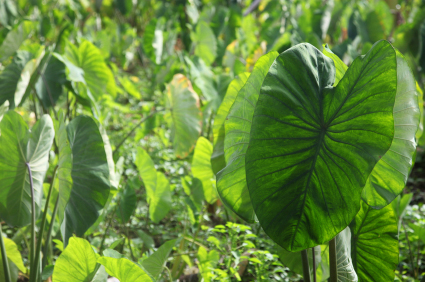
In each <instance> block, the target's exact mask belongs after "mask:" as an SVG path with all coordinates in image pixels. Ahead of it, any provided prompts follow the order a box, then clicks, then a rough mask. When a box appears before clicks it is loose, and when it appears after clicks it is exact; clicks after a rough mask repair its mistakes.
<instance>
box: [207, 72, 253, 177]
mask: <svg viewBox="0 0 425 282" xmlns="http://www.w3.org/2000/svg"><path fill="white" fill-rule="evenodd" d="M248 77H249V73H248V72H244V73H241V74H240V75H239V76H238V77H237V78H235V79H234V80H232V82H231V83H230V84H229V87H228V88H227V92H226V96H224V99H223V102H222V103H221V105H220V107H219V108H218V111H217V115H216V116H215V118H214V125H213V134H214V149H213V153H212V155H211V166H212V169H213V171H214V174H217V172H219V171H220V170H222V169H223V168H224V167H225V166H226V160H225V158H224V136H225V129H224V122H225V121H226V118H227V115H228V114H229V111H230V107H232V105H233V103H234V102H235V100H236V96H237V95H238V92H239V90H241V88H242V87H243V86H244V85H245V83H246V81H247V79H248Z"/></svg>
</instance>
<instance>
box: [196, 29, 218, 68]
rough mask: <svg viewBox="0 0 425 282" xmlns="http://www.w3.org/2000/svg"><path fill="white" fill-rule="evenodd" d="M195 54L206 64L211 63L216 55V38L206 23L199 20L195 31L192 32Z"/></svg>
mask: <svg viewBox="0 0 425 282" xmlns="http://www.w3.org/2000/svg"><path fill="white" fill-rule="evenodd" d="M193 41H194V44H195V55H196V56H198V57H200V58H201V59H202V60H204V62H205V63H206V64H207V65H211V64H212V63H213V62H214V60H215V57H216V56H217V40H216V38H215V35H214V32H213V31H212V30H211V28H210V26H209V25H208V23H206V22H205V21H199V22H198V24H197V25H196V33H194V34H193Z"/></svg>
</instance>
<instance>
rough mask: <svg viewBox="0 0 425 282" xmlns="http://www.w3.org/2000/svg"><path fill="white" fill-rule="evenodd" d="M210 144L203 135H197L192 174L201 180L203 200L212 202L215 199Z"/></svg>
mask: <svg viewBox="0 0 425 282" xmlns="http://www.w3.org/2000/svg"><path fill="white" fill-rule="evenodd" d="M211 154H212V145H211V142H210V141H208V140H207V139H206V138H205V137H202V136H201V137H199V139H198V141H197V142H196V147H195V152H194V154H193V160H192V173H193V176H194V177H196V178H198V179H199V180H201V181H202V188H203V191H204V197H205V200H206V201H207V202H208V203H210V204H213V203H214V202H215V201H216V200H217V192H216V188H215V179H214V172H213V171H212V168H211V161H210V159H211Z"/></svg>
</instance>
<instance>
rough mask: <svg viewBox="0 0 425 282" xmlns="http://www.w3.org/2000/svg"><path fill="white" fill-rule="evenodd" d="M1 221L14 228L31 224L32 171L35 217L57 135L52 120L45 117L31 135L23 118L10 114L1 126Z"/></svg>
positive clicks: (38, 210) (38, 122)
mask: <svg viewBox="0 0 425 282" xmlns="http://www.w3.org/2000/svg"><path fill="white" fill-rule="evenodd" d="M0 132H1V136H0V171H1V173H0V187H1V189H0V217H1V218H2V219H3V220H4V221H6V222H7V223H8V224H10V225H13V226H25V225H28V224H29V223H30V222H31V202H32V200H31V186H30V178H29V173H28V168H27V165H26V164H27V163H28V164H29V166H30V168H31V174H32V181H33V188H34V201H35V210H36V217H37V215H38V214H39V212H40V205H41V199H42V197H43V180H44V176H45V175H46V171H47V169H48V168H49V161H48V160H49V151H50V148H51V146H52V143H53V138H54V135H55V131H54V129H53V122H52V119H51V118H50V116H48V115H43V116H42V117H41V118H40V120H39V121H37V122H36V124H35V125H34V126H33V127H32V129H31V131H29V130H28V126H27V125H26V123H25V122H24V120H23V118H22V117H21V116H20V115H19V114H18V113H16V112H14V111H9V112H7V113H6V114H5V115H4V116H3V119H2V121H1V123H0Z"/></svg>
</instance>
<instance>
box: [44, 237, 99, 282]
mask: <svg viewBox="0 0 425 282" xmlns="http://www.w3.org/2000/svg"><path fill="white" fill-rule="evenodd" d="M95 270H96V254H95V253H94V251H93V249H92V246H91V245H90V243H89V242H88V241H87V240H84V239H81V238H77V237H72V238H70V239H69V244H68V246H67V247H66V248H65V250H64V251H63V252H62V254H61V255H60V256H59V257H58V259H57V260H56V263H55V268H54V269H53V277H52V278H53V281H55V282H74V281H87V279H88V278H89V277H91V275H92V273H93V272H94V271H95Z"/></svg>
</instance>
